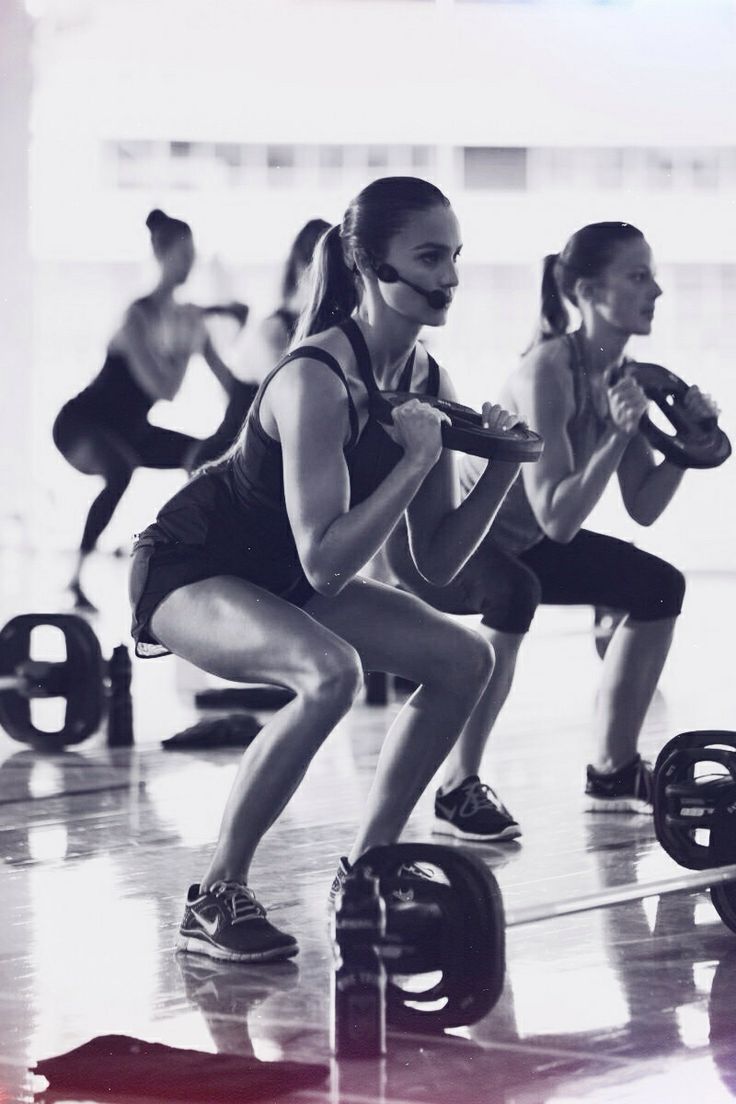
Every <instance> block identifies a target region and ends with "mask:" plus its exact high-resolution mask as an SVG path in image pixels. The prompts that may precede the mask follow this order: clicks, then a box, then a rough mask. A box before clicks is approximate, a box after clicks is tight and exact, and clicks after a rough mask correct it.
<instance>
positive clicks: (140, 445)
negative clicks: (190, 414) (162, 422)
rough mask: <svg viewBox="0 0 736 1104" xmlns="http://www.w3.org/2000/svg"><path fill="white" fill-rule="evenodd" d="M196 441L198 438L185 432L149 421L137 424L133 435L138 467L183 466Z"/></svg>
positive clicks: (165, 468)
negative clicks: (155, 424) (141, 424)
mask: <svg viewBox="0 0 736 1104" xmlns="http://www.w3.org/2000/svg"><path fill="white" fill-rule="evenodd" d="M197 441H198V438H196V437H190V436H189V434H187V433H179V432H177V430H175V429H164V428H163V427H162V426H154V425H151V424H150V422H146V423H145V425H143V426H139V427H138V429H137V430H136V433H135V437H134V442H135V447H136V451H137V453H138V457H139V460H138V463H139V465H140V467H142V468H157V469H160V470H170V469H174V468H183V467H184V466H185V462H186V461H187V460H188V457H189V456H190V455H191V452H192V449H193V446H194V445H196V444H197Z"/></svg>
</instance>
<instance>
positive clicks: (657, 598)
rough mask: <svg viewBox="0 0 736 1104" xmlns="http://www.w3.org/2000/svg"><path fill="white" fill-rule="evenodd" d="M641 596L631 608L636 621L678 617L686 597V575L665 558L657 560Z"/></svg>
mask: <svg viewBox="0 0 736 1104" xmlns="http://www.w3.org/2000/svg"><path fill="white" fill-rule="evenodd" d="M642 583H643V585H642V589H641V598H640V601H639V602H637V603H636V608H635V609H632V610H631V616H632V618H633V619H634V620H635V621H665V620H669V619H670V618H673V617H678V616H679V614H680V611H681V610H682V603H683V601H684V599H685V587H686V582H685V576H684V575H683V574H682V572H681V571H679V570H678V569H677V568H676V567H673V566H672V564H669V563H667V562H666V561H665V560H659V561H658V562H657V569H656V572H653V573H652V578H651V579H650V580H649V581H648V582H647V583H646V584H644V580H642Z"/></svg>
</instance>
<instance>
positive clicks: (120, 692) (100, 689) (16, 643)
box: [0, 613, 133, 752]
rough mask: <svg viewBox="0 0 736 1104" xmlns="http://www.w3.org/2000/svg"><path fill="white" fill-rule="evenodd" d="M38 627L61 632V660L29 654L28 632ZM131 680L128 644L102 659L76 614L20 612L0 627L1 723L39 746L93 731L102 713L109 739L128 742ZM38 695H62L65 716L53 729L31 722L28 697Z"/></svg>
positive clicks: (48, 747)
mask: <svg viewBox="0 0 736 1104" xmlns="http://www.w3.org/2000/svg"><path fill="white" fill-rule="evenodd" d="M43 627H50V628H53V629H55V630H57V631H58V632H60V633H61V636H62V637H63V642H64V648H65V653H66V655H65V658H64V659H63V660H59V661H54V660H36V659H31V636H32V634H33V631H34V630H35V629H38V628H43ZM130 680H131V665H130V656H129V655H128V650H127V648H126V647H125V646H124V645H122V644H121V645H119V646H118V647H117V648H115V649H114V650H113V653H112V656H111V657H110V659H109V661H105V660H104V659H103V657H102V652H101V649H100V644H99V641H98V639H97V636H96V635H95V632H94V630H93V629H92V628H91V626H90V625H88V624H87V622H86V621H84V620H83V619H82V618H81V617H78V616H77V615H75V614H65V613H25V614H20V615H19V616H18V617H13V618H12V619H11V620H10V621H8V623H7V624H6V625H5V626H4V627H3V628H2V629H1V630H0V726H2V728H4V729H5V731H6V732H7V734H8V735H9V736H11V737H12V738H13V739H14V740H20V741H21V742H22V743H26V744H31V745H32V746H33V747H35V748H37V749H38V750H39V751H44V752H54V751H61V750H63V748H65V747H66V746H67V745H69V744H78V743H81V741H82V740H86V739H87V738H88V737H89V736H91V735H92V734H93V733H94V732H96V731H97V729H98V728H99V726H100V724H101V722H102V719H103V717H104V716H105V714H107V720H108V744H110V745H112V746H115V745H118V746H121V745H127V744H132V742H133V728H132V705H131V695H130ZM38 698H58V699H60V700H63V701H64V720H63V722H62V723H61V725H59V726H58V727H57V728H55V729H54V730H51V731H48V730H45V729H42V728H39V727H38V726H37V725H36V724H35V723H34V719H33V715H32V710H31V702H32V701H33V700H34V699H38Z"/></svg>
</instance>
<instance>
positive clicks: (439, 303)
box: [374, 264, 450, 311]
mask: <svg viewBox="0 0 736 1104" xmlns="http://www.w3.org/2000/svg"><path fill="white" fill-rule="evenodd" d="M374 272H375V273H376V276H377V277H378V279H379V280H380V281H381V283H382V284H399V283H400V284H406V285H407V286H408V287H410V288H411V289H412V291H416V292H417V294H418V295H422V296H424V298H425V299H426V300H427V302H428V303H429V305H430V307H431V308H432V310H436V311H440V310H445V308H446V307H449V305H450V296H449V295H448V294H447V292H445V291H441V290H440V289H439V288H436V289H435V290H434V291H427V290H426V288H422V287H419V286H418V285H417V284H412V283H411V281H410V280H405V279H404V277H403V276H399V274H398V272H397V271H396V269H395V268H394V266H393V265H390V264H379V265H377V266H376V267H375V268H374Z"/></svg>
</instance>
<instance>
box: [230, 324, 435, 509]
mask: <svg viewBox="0 0 736 1104" xmlns="http://www.w3.org/2000/svg"><path fill="white" fill-rule="evenodd" d="M340 329H341V330H342V331H343V333H344V334H345V336H346V337H347V339H348V341H349V342H350V344H351V346H352V349H353V353H354V356H355V360H356V363H357V366H358V371H359V372H360V376H361V379H362V381H363V385H364V386H365V388H366V390H367V392H368V394H369V395H371V394H372V393H373V392H375V391H378V385H377V384H376V379H375V376H374V374H373V366H372V364H371V357H370V353H369V351H368V346H367V345H366V342H365V338H364V337H363V334H362V332H361V330H360V328H359V326H358V325H357V323H355V322H354V321H353V319H352V318H349V319H347V321H345V322H342V323H341V324H340ZM414 358H415V353H414V350H412V352H411V355H410V356H409V359H408V360H407V362H406V365H405V366H404V370H403V372H402V375H401V379H400V381H399V386H398V388H397V390H399V391H408V390H410V389H411V377H412V371H413V368H414ZM300 359H309V360H317V361H320V362H321V363H322V364H324V365H326V366H327V367H328V368H330V369H331V370H332V371H333V372H334V373H335V375H336V376H337V377H338V378H339V379H340V380H341V381H342V383H343V385H344V386H345V390H346V392H347V398H348V415H349V418H350V436H349V439H348V441H347V443H346V444H345V446H344V449H343V451H344V455H345V462H346V464H347V467H348V472H349V473H350V505H351V506H356V505H357V504H358V503H359V502H363V501H364V499H366V498H368V496H369V495H371V494H372V493H373V492H374V491H375V489H376V488H377V487H378V486H379V485H380V484H381V483H382V482H383V480H384V479H385V478H386V476H387V475H388V474H389V472H391V471H392V470H393V468H395V466H396V464H397V463H398V462H399V460H400V459H401V457H402V456H403V449H402V448H401V447H400V446H399V445H397V444H396V443H395V442H394V441H393V440H392V439H391V437H390V436H389V435H388V433H387V432H386V430H385V429H384V427H383V426H382V425H381V423H380V422H379V421H378V420H377V419H375V418H374V417H373V416H372V415H370V414H369V415H368V420H367V422H366V423H365V425H364V426H363V430H362V432H361V433H360V434H359V433H358V413H357V410H356V409H355V403H354V402H353V398H352V395H351V394H350V388H349V387H348V383H347V380H346V379H345V376H344V374H343V371H342V369H341V368H340V365H339V364H338V362H337V361H336V360H335V358H334V357H333V356H331V355H330V354H329V353H327V352H325V350H324V349H320V348H317V347H316V346H314V345H302V346H300V348H298V349H294V350H293V351H292V352H291V353H289V354H288V355H287V356H285V357H284V358H283V359H282V360H281V361H280V362H279V364H277V365H276V367H275V368H274V369H273V371H271V372H270V373H269V374H268V376H266V378H265V380H264V381H263V383H262V384H261V387H260V388H259V391H258V395H257V396H256V400H255V402H254V403H253V406H252V407H251V410H250V414H249V415H248V426H247V429H246V433H245V439H244V441H243V447H242V449H240V450H239V451H238V453H236V455H235V456H234V457H233V475H234V479H235V486H236V488H237V490H238V493H239V494H240V495H242V497H243V499H244V501H256V502H257V503H258V504H259V505H260V506H263V507H265V508H267V509H272V510H279V511H283V512H284V514H285V511H286V506H285V500H284V478H283V463H282V456H281V445H280V443H279V442H278V441H276V440H274V438H273V437H269V436H268V434H267V433H266V432H265V430H264V429H263V426H262V424H261V420H260V409H261V401H262V399H263V393H264V391H265V390H266V388H267V387H268V384H269V383H270V381H271V380H272V379H273V377H274V376H275V375H276V373H277V372H280V371H281V369H282V368H284V366H285V365H287V364H289V363H290V362H291V361H292V360H300ZM438 390H439V368H438V366H437V363H436V361H435V360H434V359H433V358H432V357H430V358H429V377H428V380H427V394H429V395H437V393H438Z"/></svg>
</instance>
